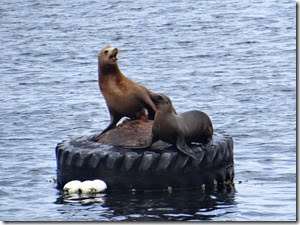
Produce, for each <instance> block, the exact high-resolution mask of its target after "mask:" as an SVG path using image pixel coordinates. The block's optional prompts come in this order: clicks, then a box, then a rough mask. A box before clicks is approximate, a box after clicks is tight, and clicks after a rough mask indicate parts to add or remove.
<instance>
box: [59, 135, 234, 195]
mask: <svg viewBox="0 0 300 225" xmlns="http://www.w3.org/2000/svg"><path fill="white" fill-rule="evenodd" d="M93 138H94V137H93V136H89V137H86V136H84V137H79V138H75V139H71V140H65V141H62V142H61V143H58V144H57V146H56V151H55V152H56V161H57V185H58V188H62V187H63V186H64V185H65V184H66V183H67V182H69V181H71V180H80V181H84V180H94V179H101V180H103V181H105V182H106V184H107V186H108V190H117V189H123V190H124V189H125V190H132V189H136V190H148V189H150V190H153V189H166V188H168V187H169V186H171V187H172V188H191V187H200V186H201V185H202V184H205V185H213V183H214V182H215V181H217V183H218V184H222V183H224V181H232V180H233V177H234V168H233V140H232V137H230V136H225V135H215V136H214V139H213V140H214V141H213V145H212V147H211V149H207V150H203V151H202V152H201V159H200V160H195V159H192V158H190V157H188V156H186V155H184V154H182V153H181V152H179V151H177V150H176V149H175V148H174V147H169V148H167V149H164V150H161V151H154V150H147V151H144V150H131V149H124V148H120V147H114V146H111V145H106V144H102V143H97V142H95V140H94V139H93Z"/></svg>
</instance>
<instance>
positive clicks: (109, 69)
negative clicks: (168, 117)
mask: <svg viewBox="0 0 300 225" xmlns="http://www.w3.org/2000/svg"><path fill="white" fill-rule="evenodd" d="M117 54H118V49H117V48H115V47H112V46H105V47H104V48H103V49H102V50H101V51H100V52H99V54H98V83H99V88H100V91H101V93H102V95H103V97H104V99H105V101H106V105H107V108H108V110H109V114H110V124H109V125H108V127H107V128H105V129H104V130H103V131H102V132H101V134H103V133H105V132H106V131H108V130H110V129H112V128H114V127H115V126H116V124H117V123H118V122H119V120H120V119H121V118H122V117H124V116H125V117H129V118H132V119H134V118H138V117H140V116H144V115H145V109H147V112H148V118H149V119H154V115H155V111H156V106H155V104H154V103H153V101H152V99H151V98H152V96H153V94H154V93H153V92H151V91H150V90H149V89H147V88H146V87H144V86H142V85H140V84H137V83H135V82H133V81H131V80H130V79H128V78H127V77H125V76H124V75H123V73H122V72H121V71H120V69H119V67H118V64H117V60H118V58H117ZM101 134H100V135H101Z"/></svg>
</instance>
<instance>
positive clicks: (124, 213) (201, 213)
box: [56, 186, 236, 221]
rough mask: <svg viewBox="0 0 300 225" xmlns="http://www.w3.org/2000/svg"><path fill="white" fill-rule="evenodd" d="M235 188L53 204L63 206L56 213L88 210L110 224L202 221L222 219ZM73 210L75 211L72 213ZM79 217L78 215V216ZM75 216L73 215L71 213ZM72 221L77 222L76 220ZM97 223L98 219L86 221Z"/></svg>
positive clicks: (65, 198)
mask: <svg viewBox="0 0 300 225" xmlns="http://www.w3.org/2000/svg"><path fill="white" fill-rule="evenodd" d="M235 192H236V191H235V188H234V187H232V186H226V187H224V188H222V189H216V188H211V189H208V190H195V189H192V190H177V191H173V192H168V191H145V192H112V193H106V194H95V195H93V196H89V197H88V196H82V195H64V194H62V195H60V196H59V197H58V198H57V201H56V203H57V204H65V207H64V208H65V210H61V211H60V213H62V214H68V213H70V208H73V210H72V211H71V212H72V213H74V212H76V211H77V210H79V211H80V210H81V207H80V206H88V207H87V208H86V210H87V211H89V210H91V211H95V210H97V209H98V210H100V211H101V214H103V213H105V215H106V218H105V219H104V220H107V219H110V220H112V221H118V220H122V221H174V220H176V221H177V220H178V221H181V220H183V221H193V220H196V221H202V220H212V219H213V218H214V217H218V216H223V217H224V218H229V217H226V216H227V214H230V213H231V212H232V211H233V210H234V209H233V208H234V207H235V205H236V202H235ZM76 207H77V210H76ZM78 213H79V214H81V213H80V212H78ZM75 214H76V213H75ZM79 214H78V218H76V217H77V216H75V218H74V217H72V218H73V219H80V216H79ZM89 220H97V221H101V216H100V215H99V217H95V216H93V218H89Z"/></svg>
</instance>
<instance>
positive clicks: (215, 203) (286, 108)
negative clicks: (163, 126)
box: [0, 0, 296, 221]
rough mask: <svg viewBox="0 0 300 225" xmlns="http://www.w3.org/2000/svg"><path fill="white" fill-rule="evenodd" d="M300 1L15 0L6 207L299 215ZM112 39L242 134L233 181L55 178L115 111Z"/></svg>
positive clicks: (129, 71) (132, 61)
mask: <svg viewBox="0 0 300 225" xmlns="http://www.w3.org/2000/svg"><path fill="white" fill-rule="evenodd" d="M295 12H296V6H295V2H293V1H287V0H283V1H279V0H277V1H271V0H268V1H263V0H250V1H237V0H230V1H191V0H182V1H170V3H166V2H164V1H155V0H150V1H144V2H143V3H138V2H136V1H121V0H120V1H116V2H113V1H83V0H72V1H58V0H54V1H38V0H37V1H35V0H29V1H18V0H14V1H11V0H10V1H8V0H3V1H2V2H1V5H0V23H1V26H0V37H1V44H0V51H1V55H0V75H1V77H0V124H1V129H0V168H1V169H0V176H1V180H0V201H1V205H0V219H1V220H17V221H21V220H30V221H36V220H47V221H57V220H59V221H61V220H76V221H77V220H78V221H79V220H81V221H86V220H97V221H177V220H183V221H186V220H189V221H201V220H212V221H225V220H232V221H249V220H250V221H265V220H280V221H294V220H296V31H295V23H296V21H295V20H296V19H295V16H296V14H295ZM106 44H112V45H114V46H116V47H118V48H119V49H120V53H119V66H120V68H121V70H122V71H123V73H124V74H125V75H127V76H128V77H130V78H131V79H133V80H134V81H136V82H139V83H142V84H143V85H145V86H147V87H148V88H150V89H152V90H153V91H155V92H160V93H165V94H167V95H168V96H169V97H170V98H171V99H172V101H173V104H174V106H175V108H176V109H177V111H178V112H183V111H187V110H191V109H199V110H203V111H205V112H206V113H207V114H208V115H209V116H210V117H211V119H212V121H213V124H214V127H215V130H216V131H217V132H221V133H222V132H223V133H226V134H230V135H232V136H233V139H234V154H235V155H234V160H235V188H234V189H224V190H211V191H206V192H202V191H200V190H187V191H181V192H173V193H167V192H147V193H135V194H134V193H124V192H122V191H121V192H118V193H114V194H101V195H97V196H94V197H90V198H84V197H82V198H78V197H66V196H64V195H63V194H62V193H61V192H60V191H59V190H57V189H56V183H55V181H54V179H55V178H56V161H55V151H54V149H55V146H56V144H57V143H58V142H60V141H61V140H63V139H69V138H71V137H77V136H82V135H91V134H96V133H99V132H100V131H101V130H102V129H104V128H105V127H106V126H107V124H108V123H109V115H108V111H107V108H106V105H105V102H104V99H103V97H102V95H101V94H100V92H99V89H98V84H97V53H98V50H99V49H100V48H101V47H103V46H104V45H106Z"/></svg>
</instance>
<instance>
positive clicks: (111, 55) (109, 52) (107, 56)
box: [98, 45, 119, 66]
mask: <svg viewBox="0 0 300 225" xmlns="http://www.w3.org/2000/svg"><path fill="white" fill-rule="evenodd" d="M118 52H119V50H118V49H117V48H115V47H112V46H110V45H107V46H105V47H104V48H102V49H101V50H100V52H99V53H98V60H99V62H100V64H101V65H111V66H114V65H116V64H117V61H118V58H117V54H118Z"/></svg>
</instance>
